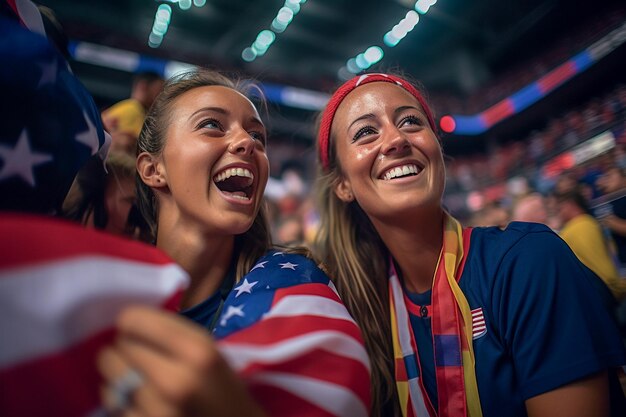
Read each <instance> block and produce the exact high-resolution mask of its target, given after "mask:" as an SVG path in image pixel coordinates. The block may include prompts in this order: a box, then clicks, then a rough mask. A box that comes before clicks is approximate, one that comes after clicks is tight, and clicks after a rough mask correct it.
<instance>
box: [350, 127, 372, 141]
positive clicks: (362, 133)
mask: <svg viewBox="0 0 626 417" xmlns="http://www.w3.org/2000/svg"><path fill="white" fill-rule="evenodd" d="M373 133H376V130H375V129H374V128H373V127H372V126H364V127H362V128H360V129H359V130H358V131H357V132H356V134H355V135H354V137H353V138H352V142H356V141H357V140H359V139H361V138H362V137H363V136H367V135H371V134H373Z"/></svg>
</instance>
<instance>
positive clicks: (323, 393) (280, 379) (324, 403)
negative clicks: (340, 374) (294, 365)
mask: <svg viewBox="0 0 626 417" xmlns="http://www.w3.org/2000/svg"><path fill="white" fill-rule="evenodd" d="M253 380H254V381H257V382H261V383H264V384H267V385H273V386H277V387H280V388H281V389H283V390H284V391H287V392H290V393H293V394H295V395H297V396H299V397H301V398H304V399H305V400H307V401H308V402H310V403H313V404H315V405H317V406H318V407H320V408H322V409H325V410H327V411H328V412H329V413H331V414H332V415H335V416H346V417H348V416H350V417H353V416H354V417H359V416H364V417H365V416H367V415H368V407H367V406H366V405H365V404H363V402H362V401H361V400H360V399H359V398H358V397H357V396H355V395H354V393H353V392H352V391H350V390H348V389H347V388H346V387H344V386H341V385H335V384H329V383H326V382H322V381H319V380H317V379H312V378H305V377H302V376H300V375H293V374H286V373H276V372H263V373H260V374H257V375H255V376H254V378H253Z"/></svg>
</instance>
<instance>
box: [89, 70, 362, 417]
mask: <svg viewBox="0 0 626 417" xmlns="http://www.w3.org/2000/svg"><path fill="white" fill-rule="evenodd" d="M248 92H250V90H246V89H245V88H244V86H243V85H238V84H236V83H235V82H234V81H231V80H230V79H229V78H226V77H225V76H223V75H221V74H218V73H216V72H211V71H207V70H202V69H199V70H197V71H192V72H190V73H186V74H183V75H181V76H179V77H176V78H173V79H170V80H168V82H167V83H166V85H165V87H164V89H163V92H162V93H161V94H160V95H159V96H158V97H157V99H156V100H155V102H154V104H153V105H152V107H151V109H150V111H149V112H148V115H147V117H146V121H145V124H144V126H143V128H142V131H141V134H140V136H139V140H138V145H137V146H138V155H137V162H136V164H137V172H138V178H137V194H138V207H139V209H140V211H141V213H142V214H143V216H144V218H145V219H146V221H147V223H148V226H149V228H150V230H151V233H152V237H153V239H154V243H155V244H156V246H157V247H158V248H159V249H161V250H163V251H164V252H165V253H166V254H168V255H169V256H170V257H171V258H172V259H173V260H174V261H175V262H176V263H177V264H178V265H180V266H181V267H182V268H183V269H184V270H185V271H186V272H187V273H188V275H189V278H190V285H189V287H188V288H187V290H186V291H184V293H183V294H182V299H181V300H180V304H179V307H180V313H181V315H176V314H172V313H167V312H163V311H158V310H154V309H149V308H146V307H131V308H129V309H126V310H124V311H123V312H122V313H121V315H120V317H119V319H118V324H117V331H118V333H119V336H118V340H117V342H116V344H115V345H114V346H111V347H109V348H107V349H105V350H103V352H102V353H101V355H100V359H99V369H100V371H101V373H102V374H103V376H104V378H105V380H106V387H105V389H104V390H103V400H104V402H105V404H107V405H108V408H109V409H112V410H114V411H116V412H122V413H125V414H124V415H138V416H143V415H194V416H200V415H206V416H208V415H219V416H263V415H273V416H280V415H295V414H298V413H306V414H307V415H320V416H322V415H323V416H327V415H335V416H365V415H367V414H368V411H369V406H370V404H369V385H368V383H369V360H368V357H367V353H366V351H365V348H364V346H363V341H362V339H361V336H360V333H359V329H358V327H357V325H356V323H355V322H354V320H353V319H352V318H351V317H350V316H349V314H348V312H347V310H346V308H345V306H344V305H343V303H342V302H341V300H340V299H339V297H338V296H337V294H336V292H335V290H334V286H333V285H332V283H331V282H330V280H329V279H328V277H327V276H326V274H325V273H324V272H322V271H321V270H320V269H319V268H318V267H317V265H316V264H315V262H313V261H312V260H311V259H310V258H309V257H307V256H304V255H301V254H298V253H296V251H293V250H292V251H285V252H278V251H276V250H273V249H272V245H271V240H270V234H269V227H268V225H267V221H266V218H265V213H264V206H263V205H264V201H263V192H264V189H265V185H266V183H267V180H268V174H269V162H268V158H267V153H266V140H267V139H266V137H267V133H266V129H265V126H264V124H263V122H262V121H261V118H260V117H259V114H258V112H257V109H256V107H255V105H254V104H253V103H252V101H251V100H250V99H249V98H248V97H247V96H246V95H245V94H244V93H248ZM305 255H306V254H305ZM188 319H191V320H188Z"/></svg>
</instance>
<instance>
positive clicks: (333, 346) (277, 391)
mask: <svg viewBox="0 0 626 417" xmlns="http://www.w3.org/2000/svg"><path fill="white" fill-rule="evenodd" d="M222 311H223V312H222V314H221V317H220V318H219V320H218V322H217V327H216V329H215V336H216V337H217V338H218V339H219V347H220V350H221V352H222V353H223V354H224V356H226V358H227V359H228V360H229V363H230V364H231V366H233V367H234V368H235V369H236V370H237V371H238V372H239V373H240V374H241V375H242V377H243V378H244V380H245V381H246V382H247V384H248V386H249V388H250V391H251V392H252V395H253V396H254V397H255V398H256V400H257V401H258V402H259V403H260V404H261V405H262V406H263V408H264V409H265V410H266V412H267V413H268V415H271V416H291V415H298V416H346V417H348V416H350V417H353V416H354V417H356V416H367V415H368V414H369V399H370V392H369V389H370V383H369V382H370V377H369V360H368V357H367V352H366V351H365V348H364V346H363V341H362V339H361V334H360V331H359V328H358V327H357V325H356V323H355V322H354V320H353V319H352V318H351V317H350V315H349V314H348V312H347V310H346V308H345V306H344V305H343V303H341V300H340V299H339V297H338V296H337V294H336V292H335V290H334V286H333V285H332V283H331V282H330V281H329V279H328V277H327V276H326V275H325V274H324V273H323V272H322V271H321V270H320V269H319V268H317V266H316V265H315V264H314V263H313V262H312V261H311V260H309V259H307V258H305V257H303V256H299V255H293V254H285V253H281V252H272V253H270V254H268V255H267V256H265V257H263V258H261V259H260V260H259V261H258V263H257V264H256V265H255V266H254V267H253V268H252V270H251V271H250V273H248V274H247V275H246V276H245V277H244V279H243V281H241V282H240V283H239V284H238V285H237V286H235V289H234V290H233V291H232V292H231V294H230V295H229V296H228V298H227V299H226V300H225V303H224V308H223V310H222Z"/></svg>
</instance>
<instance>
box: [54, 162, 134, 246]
mask: <svg viewBox="0 0 626 417" xmlns="http://www.w3.org/2000/svg"><path fill="white" fill-rule="evenodd" d="M105 165H106V170H105V166H104V165H103V164H102V161H101V160H100V159H99V158H95V157H94V158H92V159H91V160H90V161H89V163H87V164H86V165H85V166H84V167H83V168H82V169H81V170H80V171H79V173H78V175H77V176H76V179H75V180H74V183H73V184H72V188H71V189H70V191H69V193H68V195H67V197H66V199H65V201H64V203H63V213H62V216H63V217H66V218H68V219H71V220H74V221H77V222H79V223H81V224H83V225H85V226H87V227H94V228H96V229H100V230H104V231H106V232H109V233H112V234H116V235H127V236H133V237H134V236H140V235H142V233H141V230H139V229H137V228H136V226H138V225H133V224H132V223H131V222H129V215H130V213H131V209H132V208H133V205H134V203H135V174H136V170H135V158H133V157H131V156H130V155H128V154H126V153H121V152H111V153H109V157H108V158H107V160H106V163H105Z"/></svg>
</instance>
